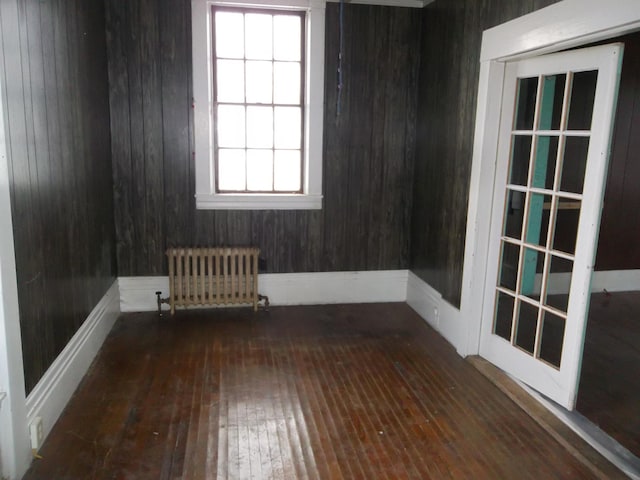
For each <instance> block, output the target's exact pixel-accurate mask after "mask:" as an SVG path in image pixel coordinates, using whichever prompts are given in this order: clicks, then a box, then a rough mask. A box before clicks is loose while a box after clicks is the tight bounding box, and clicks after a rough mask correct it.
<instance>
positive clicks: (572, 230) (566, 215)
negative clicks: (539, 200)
mask: <svg viewBox="0 0 640 480" xmlns="http://www.w3.org/2000/svg"><path fill="white" fill-rule="evenodd" d="M581 205H582V204H581V202H580V201H579V200H573V199H570V198H558V204H557V206H556V209H557V211H556V221H555V230H554V232H553V243H552V245H553V249H554V250H558V251H560V252H564V253H568V254H570V255H573V254H574V253H575V251H576V238H577V236H578V222H579V221H580V207H581Z"/></svg>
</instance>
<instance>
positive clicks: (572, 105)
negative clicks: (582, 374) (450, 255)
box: [493, 70, 598, 369]
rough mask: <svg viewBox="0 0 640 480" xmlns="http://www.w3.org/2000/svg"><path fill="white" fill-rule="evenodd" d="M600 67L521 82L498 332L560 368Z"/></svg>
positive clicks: (506, 212) (497, 311) (505, 221)
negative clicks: (588, 102) (587, 100)
mask: <svg viewBox="0 0 640 480" xmlns="http://www.w3.org/2000/svg"><path fill="white" fill-rule="evenodd" d="M597 78H598V72H597V71H593V70H592V71H586V72H576V73H573V72H567V73H562V74H554V75H539V76H535V77H528V78H519V79H518V80H517V87H516V91H517V99H516V111H515V115H514V119H513V126H512V130H511V133H510V134H511V149H510V158H509V167H508V172H509V173H508V181H507V185H506V188H505V202H504V205H505V208H504V213H503V226H502V235H501V239H500V241H501V258H500V269H499V272H500V273H499V278H498V282H497V286H496V302H495V309H494V318H493V333H494V334H496V335H498V336H500V337H502V338H504V339H505V340H507V341H508V342H510V343H511V345H513V346H515V347H517V348H519V349H520V350H522V351H523V352H525V353H526V354H528V355H531V356H532V357H534V358H536V359H539V360H541V361H544V362H546V363H547V364H549V365H550V366H552V367H554V368H558V369H559V368H560V362H561V359H562V341H563V338H564V332H565V325H566V320H567V306H568V296H569V291H570V286H571V276H572V273H573V263H574V262H573V261H574V255H575V245H576V236H577V233H578V220H579V218H580V207H581V203H582V195H583V188H584V174H585V167H586V164H587V153H588V147H589V139H590V135H591V132H590V126H591V117H592V115H593V100H591V102H590V107H589V106H588V107H585V106H584V98H588V99H593V98H594V96H595V90H596V83H597Z"/></svg>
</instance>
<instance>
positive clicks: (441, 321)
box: [407, 272, 466, 356]
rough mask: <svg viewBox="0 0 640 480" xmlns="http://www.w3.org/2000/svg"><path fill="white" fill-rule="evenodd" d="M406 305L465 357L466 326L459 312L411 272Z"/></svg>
mask: <svg viewBox="0 0 640 480" xmlns="http://www.w3.org/2000/svg"><path fill="white" fill-rule="evenodd" d="M407 303H408V304H409V306H410V307H411V308H413V309H414V310H415V311H416V312H417V313H418V315H420V316H421V317H422V318H423V319H424V320H425V321H426V322H427V323H428V324H429V325H431V326H432V327H433V328H434V329H435V330H436V331H437V332H438V333H440V335H442V336H443V337H444V338H445V339H446V340H447V341H448V342H449V343H450V344H451V345H453V346H454V347H455V349H456V351H457V352H458V353H459V354H460V355H463V356H464V355H465V352H464V349H465V340H466V325H464V324H463V321H462V315H461V314H460V310H459V309H458V308H456V307H454V306H453V305H451V304H450V303H449V302H447V301H446V300H444V299H443V298H442V295H440V293H439V292H438V291H437V290H435V289H434V288H433V287H432V286H431V285H429V284H428V283H426V282H425V281H423V280H422V279H421V278H420V277H418V276H417V275H415V274H414V273H412V272H409V274H408V278H407Z"/></svg>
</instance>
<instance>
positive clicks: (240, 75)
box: [216, 60, 244, 103]
mask: <svg viewBox="0 0 640 480" xmlns="http://www.w3.org/2000/svg"><path fill="white" fill-rule="evenodd" d="M216 81H217V84H216V94H217V98H218V102H223V103H224V102H234V103H243V102H244V62H243V61H242V60H218V61H217V69H216Z"/></svg>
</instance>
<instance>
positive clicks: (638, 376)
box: [576, 292, 640, 457]
mask: <svg viewBox="0 0 640 480" xmlns="http://www.w3.org/2000/svg"><path fill="white" fill-rule="evenodd" d="M639 317H640V292H613V293H596V294H592V295H591V307H590V309H589V318H588V323H587V334H586V338H585V344H584V355H583V361H582V374H581V378H580V389H579V390H578V403H577V405H576V409H577V410H578V412H580V413H581V414H583V415H584V416H585V417H587V418H588V419H589V420H591V421H592V422H593V423H595V424H596V425H598V426H599V427H600V428H601V429H602V430H604V431H605V432H606V433H608V434H609V435H610V436H612V437H613V438H615V439H616V440H617V441H618V442H620V444H622V445H623V446H624V447H626V448H627V449H628V450H629V451H631V453H633V454H634V455H636V456H637V457H640V320H639Z"/></svg>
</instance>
